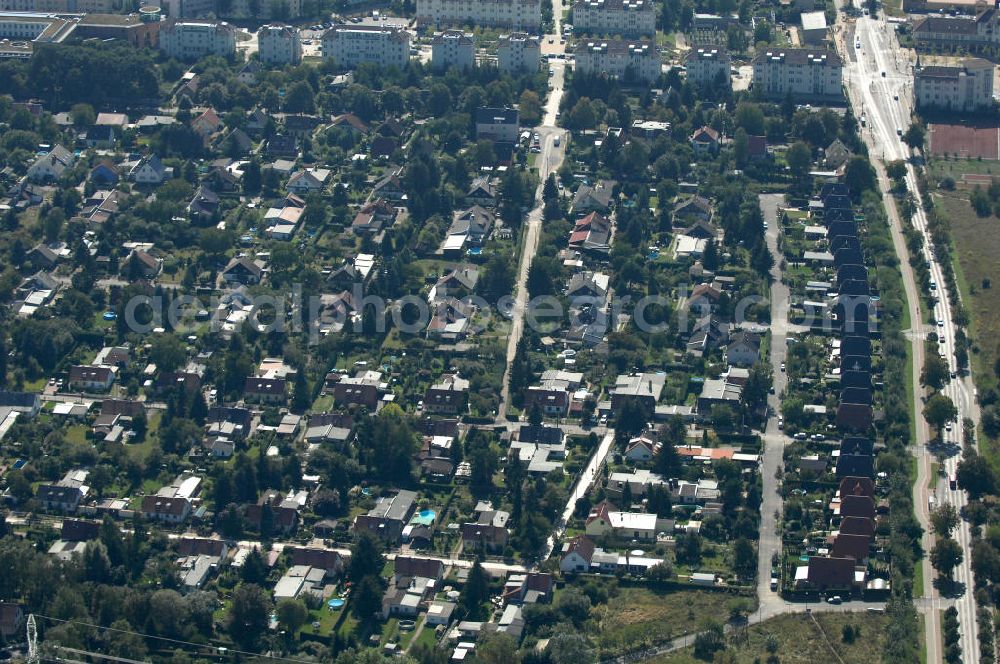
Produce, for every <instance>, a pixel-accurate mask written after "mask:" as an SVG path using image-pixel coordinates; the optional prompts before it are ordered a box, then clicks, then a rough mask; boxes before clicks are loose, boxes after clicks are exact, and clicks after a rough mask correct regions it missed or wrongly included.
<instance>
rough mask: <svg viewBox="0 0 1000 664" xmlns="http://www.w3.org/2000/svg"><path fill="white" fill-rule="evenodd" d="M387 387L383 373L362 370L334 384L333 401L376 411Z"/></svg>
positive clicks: (342, 404) (341, 404)
mask: <svg viewBox="0 0 1000 664" xmlns="http://www.w3.org/2000/svg"><path fill="white" fill-rule="evenodd" d="M385 387H386V386H385V384H384V383H383V382H382V374H381V373H379V372H378V371H366V370H362V371H359V372H358V373H357V374H355V375H354V376H349V377H348V376H344V377H343V378H341V379H340V381H339V382H337V383H335V384H334V385H333V401H334V403H336V404H338V405H340V406H351V405H356V406H362V407H364V408H367V409H368V410H370V411H372V412H374V411H375V409H376V408H377V407H378V403H379V400H380V399H381V396H382V392H383V391H384V390H385Z"/></svg>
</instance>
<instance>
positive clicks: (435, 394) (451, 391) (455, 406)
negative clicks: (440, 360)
mask: <svg viewBox="0 0 1000 664" xmlns="http://www.w3.org/2000/svg"><path fill="white" fill-rule="evenodd" d="M468 407H469V381H468V380H466V379H464V378H461V377H460V376H459V375H458V374H446V375H444V376H442V377H441V382H439V383H436V384H434V385H431V386H430V387H429V388H427V391H426V392H425V393H424V412H425V413H433V414H437V415H461V414H464V413H465V412H466V410H467V409H468Z"/></svg>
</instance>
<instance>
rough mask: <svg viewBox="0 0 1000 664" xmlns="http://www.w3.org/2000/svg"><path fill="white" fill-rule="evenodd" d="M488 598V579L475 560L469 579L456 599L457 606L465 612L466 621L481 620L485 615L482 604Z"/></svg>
mask: <svg viewBox="0 0 1000 664" xmlns="http://www.w3.org/2000/svg"><path fill="white" fill-rule="evenodd" d="M489 597H490V583H489V579H487V578H486V571H485V570H483V566H482V565H481V564H480V563H479V560H478V559H477V560H476V561H475V562H474V563H473V564H472V569H470V570H469V577H468V579H467V580H466V581H465V586H463V587H462V593H461V595H459V598H458V605H459V607H461V608H462V609H463V610H464V611H465V617H466V620H473V621H476V620H482V619H483V616H484V614H485V611H484V610H483V604H484V603H485V602H486V600H487V599H489Z"/></svg>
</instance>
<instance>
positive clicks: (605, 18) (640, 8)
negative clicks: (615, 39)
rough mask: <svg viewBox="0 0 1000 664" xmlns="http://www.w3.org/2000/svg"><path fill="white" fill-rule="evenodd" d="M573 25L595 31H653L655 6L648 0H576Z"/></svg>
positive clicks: (631, 33) (630, 33)
mask: <svg viewBox="0 0 1000 664" xmlns="http://www.w3.org/2000/svg"><path fill="white" fill-rule="evenodd" d="M573 28H574V29H576V30H577V31H578V32H590V33H593V34H599V35H622V36H624V37H630V36H639V35H643V36H649V37H652V36H653V35H655V34H656V7H654V6H653V3H652V1H651V0H576V2H574V3H573Z"/></svg>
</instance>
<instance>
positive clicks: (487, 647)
mask: <svg viewBox="0 0 1000 664" xmlns="http://www.w3.org/2000/svg"><path fill="white" fill-rule="evenodd" d="M519 661H520V656H519V655H518V654H517V642H516V641H515V640H514V638H513V637H512V636H511V635H510V634H506V633H504V632H488V631H486V630H483V631H482V632H481V636H480V637H479V640H478V641H477V642H476V663H477V664H515V663H516V662H519Z"/></svg>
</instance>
